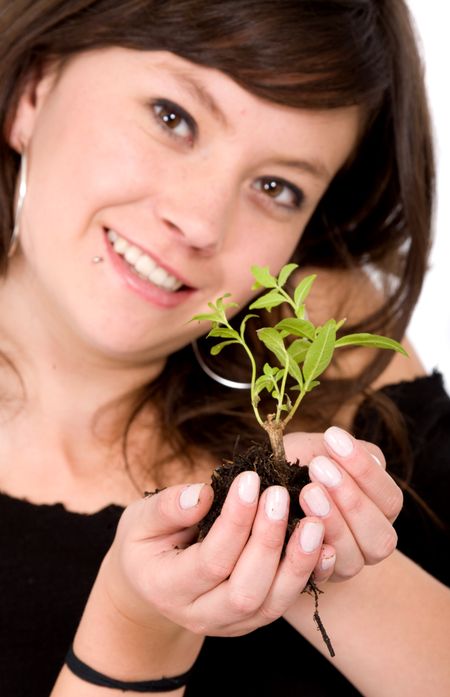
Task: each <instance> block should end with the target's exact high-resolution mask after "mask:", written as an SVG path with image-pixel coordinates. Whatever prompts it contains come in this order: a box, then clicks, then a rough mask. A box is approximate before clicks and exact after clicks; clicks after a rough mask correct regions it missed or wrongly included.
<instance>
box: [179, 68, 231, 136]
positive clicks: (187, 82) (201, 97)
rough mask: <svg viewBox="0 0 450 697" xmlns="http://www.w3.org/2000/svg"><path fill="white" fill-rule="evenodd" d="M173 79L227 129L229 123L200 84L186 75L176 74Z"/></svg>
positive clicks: (210, 95)
mask: <svg viewBox="0 0 450 697" xmlns="http://www.w3.org/2000/svg"><path fill="white" fill-rule="evenodd" d="M175 77H176V78H177V80H178V81H179V82H180V83H181V84H182V86H183V87H185V88H186V89H187V90H188V91H189V92H190V93H191V94H192V96H193V97H194V98H195V99H197V101H199V102H200V103H201V104H202V105H203V106H204V107H205V108H206V109H207V110H208V111H209V112H210V114H211V115H212V116H213V117H214V118H215V119H216V120H217V121H220V123H222V125H224V126H225V127H226V128H229V123H228V120H227V117H226V116H225V114H224V112H223V111H222V109H221V108H220V107H219V105H218V104H217V102H216V101H215V99H214V97H213V96H212V94H210V93H209V92H208V90H207V89H206V88H205V87H204V86H203V85H202V84H200V83H199V82H197V80H195V79H194V78H193V77H191V75H188V74H186V73H176V74H175Z"/></svg>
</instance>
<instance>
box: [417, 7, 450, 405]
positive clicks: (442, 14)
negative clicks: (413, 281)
mask: <svg viewBox="0 0 450 697" xmlns="http://www.w3.org/2000/svg"><path fill="white" fill-rule="evenodd" d="M408 5H409V8H410V10H411V12H412V14H413V17H414V19H415V26H416V31H417V33H418V36H419V43H420V46H421V53H422V56H423V60H424V63H425V71H426V73H425V74H426V81H427V88H428V96H429V101H430V106H431V115H432V118H433V126H434V135H435V148H436V158H437V209H436V217H435V222H434V234H435V239H434V245H433V251H432V255H431V260H430V269H429V271H428V274H427V277H426V280H425V286H424V289H423V291H422V295H421V297H420V300H419V304H418V305H417V307H416V310H415V312H414V315H413V318H412V321H411V324H410V326H409V329H408V337H409V339H410V340H411V341H412V343H413V345H414V347H415V348H416V350H417V352H418V353H419V356H420V358H421V359H422V362H423V363H424V365H425V368H426V369H427V371H431V370H432V369H433V368H437V369H438V370H440V371H441V372H442V373H443V374H444V378H445V384H446V388H447V391H450V195H449V193H450V98H449V90H450V77H449V72H450V48H449V43H450V38H449V34H448V22H447V20H446V17H448V14H447V9H446V2H445V1H443V0H408Z"/></svg>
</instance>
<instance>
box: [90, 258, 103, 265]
mask: <svg viewBox="0 0 450 697" xmlns="http://www.w3.org/2000/svg"><path fill="white" fill-rule="evenodd" d="M102 261H103V257H92V263H93V264H101V263H102Z"/></svg>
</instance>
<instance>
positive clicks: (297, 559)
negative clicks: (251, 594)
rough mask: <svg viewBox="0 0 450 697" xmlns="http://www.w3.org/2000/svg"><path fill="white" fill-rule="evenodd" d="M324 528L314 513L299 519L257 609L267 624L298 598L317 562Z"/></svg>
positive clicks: (279, 615)
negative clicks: (262, 601) (263, 600)
mask: <svg viewBox="0 0 450 697" xmlns="http://www.w3.org/2000/svg"><path fill="white" fill-rule="evenodd" d="M324 531H325V528H324V524H323V522H322V521H321V520H319V519H318V518H315V517H313V516H306V517H305V518H302V520H301V521H300V523H299V524H298V525H297V527H296V529H295V530H294V532H293V533H292V535H291V538H290V540H289V542H288V544H287V547H286V553H285V555H284V557H283V559H282V560H281V563H280V566H279V568H278V572H277V574H276V576H275V579H274V582H273V584H272V587H271V589H270V591H269V593H268V595H267V598H266V600H265V602H264V603H263V605H262V606H261V609H260V611H259V615H262V616H263V618H264V620H265V622H266V623H268V622H272V621H273V620H275V619H277V618H278V617H281V615H283V614H284V613H285V612H286V610H287V609H288V608H289V607H290V606H291V605H292V604H293V603H295V602H296V601H297V600H298V597H299V594H300V593H301V591H302V590H303V589H304V587H305V586H306V584H307V583H308V580H309V578H310V576H311V574H312V573H313V571H314V569H315V567H316V565H317V563H318V559H319V555H320V550H321V547H322V542H323V536H324Z"/></svg>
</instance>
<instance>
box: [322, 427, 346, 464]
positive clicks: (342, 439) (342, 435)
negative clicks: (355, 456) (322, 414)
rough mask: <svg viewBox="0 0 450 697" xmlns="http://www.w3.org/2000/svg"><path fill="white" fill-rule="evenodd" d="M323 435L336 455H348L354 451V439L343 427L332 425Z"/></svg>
mask: <svg viewBox="0 0 450 697" xmlns="http://www.w3.org/2000/svg"><path fill="white" fill-rule="evenodd" d="M323 437H324V438H325V440H326V442H327V444H328V445H329V446H330V448H331V449H332V450H333V451H334V452H335V453H336V455H339V456H340V457H348V456H349V455H351V453H352V452H353V441H352V439H351V437H350V436H349V435H348V433H346V432H345V431H343V430H342V428H338V427H337V426H331V428H328V429H327V430H326V431H325V433H324V436H323Z"/></svg>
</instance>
